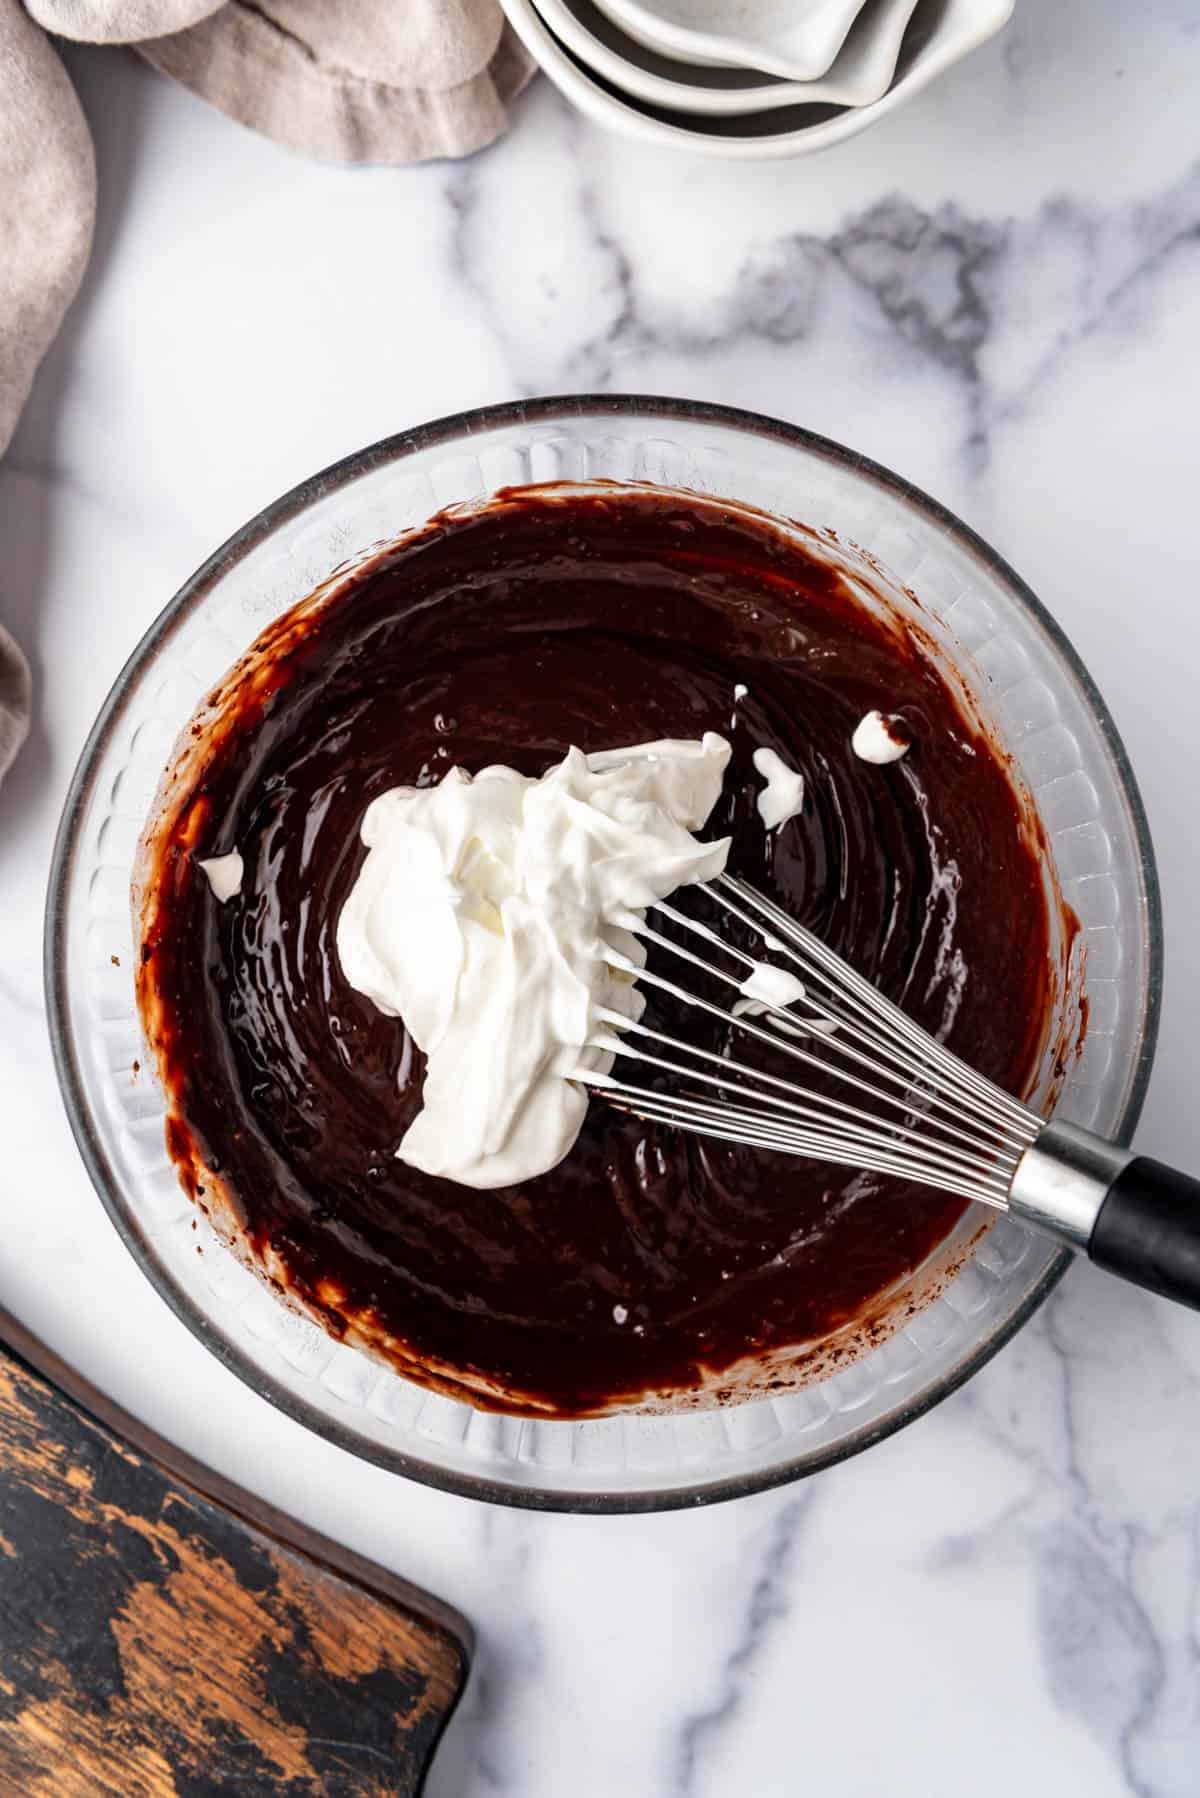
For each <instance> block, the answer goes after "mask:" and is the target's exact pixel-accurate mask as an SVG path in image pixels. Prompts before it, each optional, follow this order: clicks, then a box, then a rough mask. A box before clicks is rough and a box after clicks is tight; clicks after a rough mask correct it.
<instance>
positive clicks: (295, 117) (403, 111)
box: [0, 0, 533, 775]
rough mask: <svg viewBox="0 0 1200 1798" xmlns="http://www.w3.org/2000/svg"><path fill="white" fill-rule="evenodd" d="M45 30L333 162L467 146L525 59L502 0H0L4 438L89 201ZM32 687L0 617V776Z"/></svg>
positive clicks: (500, 104) (75, 104)
mask: <svg viewBox="0 0 1200 1798" xmlns="http://www.w3.org/2000/svg"><path fill="white" fill-rule="evenodd" d="M46 32H52V33H55V34H56V35H58V36H59V37H67V38H75V39H77V40H79V41H82V42H87V43H106V44H116V43H121V44H132V45H134V46H135V47H136V49H137V50H138V51H139V52H140V54H141V55H142V56H144V57H145V58H146V60H147V62H149V63H152V64H153V66H154V67H155V68H157V69H161V70H162V71H163V72H164V73H165V74H167V75H171V76H173V77H174V78H175V80H177V81H180V82H182V83H183V85H184V86H185V87H188V88H190V89H191V90H192V92H193V93H196V94H199V95H200V96H201V97H202V98H204V99H206V100H209V101H211V102H212V104H213V105H214V106H217V107H219V108H220V109H221V111H222V112H225V113H228V115H229V116H230V117H231V118H234V119H237V120H238V121H239V122H240V123H241V124H243V125H249V126H250V127H251V128H252V129H254V130H256V131H261V132H263V133H264V134H265V135H266V136H268V137H272V138H274V139H275V140H276V142H277V143H281V144H285V145H286V146H287V147H288V148H289V149H293V150H300V151H304V152H307V153H308V154H310V155H314V156H319V157H322V158H325V159H327V160H330V161H338V162H389V163H402V162H421V161H425V160H428V159H429V158H431V157H437V156H468V155H470V154H471V152H472V151H474V150H480V149H482V148H483V147H484V146H485V145H486V144H489V143H491V142H492V140H493V139H494V138H496V137H498V136H499V135H500V133H501V132H502V131H503V130H504V128H505V125H506V123H507V108H508V105H509V102H510V101H511V100H512V99H513V98H514V97H515V96H516V95H517V94H518V93H519V92H520V91H521V89H522V88H523V87H524V85H525V83H526V82H527V81H528V79H529V77H530V75H531V74H532V72H533V64H532V62H531V61H530V59H529V57H528V56H527V54H526V52H525V51H524V49H523V48H522V47H521V45H520V43H519V42H518V41H517V39H516V37H515V36H514V34H513V32H512V29H511V27H510V26H509V25H507V24H506V23H505V21H504V18H503V15H502V14H501V12H500V8H499V5H498V4H497V0H260V3H251V0H246V3H245V4H243V3H242V0H26V4H24V5H22V4H21V3H20V0H0V244H2V245H3V254H2V255H0V453H3V451H4V449H5V447H6V446H7V444H8V441H9V438H10V437H11V435H12V432H13V430H14V428H15V426H16V422H17V417H18V414H19V412H20V410H21V407H22V405H23V404H24V402H25V399H26V396H27V395H28V392H29V387H30V384H31V382H32V380H33V376H34V373H35V371H36V369H37V365H38V363H39V362H40V361H41V358H42V356H43V355H44V353H45V351H46V349H47V348H48V346H49V344H50V343H51V342H52V340H53V338H54V335H55V333H56V332H57V330H58V327H59V325H60V324H61V322H62V318H63V314H64V313H65V311H66V309H67V307H68V306H69V305H70V303H71V300H72V299H73V298H74V295H75V292H76V290H77V288H78V286H79V281H80V278H81V276H82V274H83V269H84V265H85V263H86V260H87V254H88V249H89V247H90V244H91V236H92V224H93V220H94V217H95V201H96V193H95V186H96V184H95V170H94V167H93V159H92V145H91V138H90V136H89V134H88V129H87V124H86V121H85V119H84V117H83V113H82V110H81V108H80V105H79V101H78V100H77V99H76V97H75V93H74V90H73V89H72V87H71V84H70V82H69V81H68V79H67V75H66V72H65V70H64V69H63V66H62V64H61V63H60V61H59V59H58V57H57V56H56V54H55V52H54V50H53V48H52V47H51V44H50V41H49V38H48V37H47V36H46V35H45V33H46ZM3 603H4V594H3V591H2V589H0V608H2V607H3ZM28 703H29V671H28V668H27V667H26V664H25V661H24V658H23V657H21V655H20V652H19V650H17V648H16V645H15V644H14V643H13V641H12V638H11V637H10V636H8V634H7V633H6V632H5V631H4V630H3V628H2V627H0V775H2V774H3V773H4V771H5V769H6V767H7V766H8V763H9V762H10V761H11V759H12V756H13V755H14V754H15V753H16V749H17V747H18V745H19V743H20V741H21V738H22V737H23V735H24V732H25V727H26V722H27V718H28Z"/></svg>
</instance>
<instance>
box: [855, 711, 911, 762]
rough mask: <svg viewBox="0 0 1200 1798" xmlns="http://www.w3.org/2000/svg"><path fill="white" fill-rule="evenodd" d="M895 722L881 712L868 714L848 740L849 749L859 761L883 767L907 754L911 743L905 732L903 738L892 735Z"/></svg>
mask: <svg viewBox="0 0 1200 1798" xmlns="http://www.w3.org/2000/svg"><path fill="white" fill-rule="evenodd" d="M895 722H896V721H895V720H894V719H891V718H888V717H886V716H885V715H884V713H883V712H868V713H867V714H866V716H865V718H862V719H860V721H859V723H858V725H857V726H856V727H855V731H854V735H853V737H851V739H850V747H851V749H853V751H854V753H855V755H856V756H857V757H858V759H859V760H860V761H862V762H874V763H875V764H876V765H877V766H878V767H885V766H886V765H887V763H888V762H898V761H899V760H900V758H901V756H905V755H907V754H908V751H909V749H910V747H911V743H910V741H909V738H908V734H907V731H905V733H904V735H903V736H897V735H895V734H893V733H894V728H895Z"/></svg>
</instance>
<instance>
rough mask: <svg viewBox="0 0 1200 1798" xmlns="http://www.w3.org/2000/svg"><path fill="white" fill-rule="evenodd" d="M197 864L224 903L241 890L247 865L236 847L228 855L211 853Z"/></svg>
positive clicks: (217, 896)
mask: <svg viewBox="0 0 1200 1798" xmlns="http://www.w3.org/2000/svg"><path fill="white" fill-rule="evenodd" d="M196 866H197V867H198V868H199V869H200V871H201V873H202V874H203V875H204V878H205V879H206V880H207V882H208V884H209V886H210V887H211V888H212V890H213V893H214V895H215V896H216V898H217V899H219V900H220V902H221V904H222V905H224V903H225V901H226V900H227V899H235V898H236V897H237V895H238V894H239V893H240V892H241V890H242V875H243V874H244V872H245V866H244V864H243V862H242V858H241V856H240V855H239V854H238V852H237V850H236V849H231V850H230V852H229V854H228V855H210V856H208V857H207V858H206V859H205V860H204V861H200V862H197V864H196Z"/></svg>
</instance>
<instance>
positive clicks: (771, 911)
mask: <svg viewBox="0 0 1200 1798" xmlns="http://www.w3.org/2000/svg"><path fill="white" fill-rule="evenodd" d="M699 890H700V891H701V892H703V893H705V894H707V896H708V898H709V899H710V900H711V901H712V902H713V904H714V905H716V906H717V907H718V908H719V909H720V911H721V913H722V914H723V915H724V916H725V917H727V918H736V919H737V920H739V921H740V923H741V924H742V925H743V926H745V927H747V928H748V930H749V931H750V932H751V933H752V936H753V937H754V938H756V939H757V942H758V943H760V944H761V946H762V951H763V956H764V957H765V956H771V957H774V958H776V959H775V960H774V961H772V962H767V961H765V960H764V959H763V957H756V956H755V955H753V954H750V953H748V952H747V951H746V950H743V949H739V948H736V947H735V946H734V945H733V944H732V943H731V942H729V941H728V940H727V938H726V937H725V936H724V935H722V934H721V932H720V931H718V930H716V929H713V928H712V927H711V926H710V925H708V924H705V923H703V922H702V921H701V920H699V919H698V918H695V917H691V916H689V915H688V914H687V913H686V912H684V911H682V910H680V909H679V907H678V906H676V905H674V904H669V903H667V902H666V901H659V903H658V904H657V905H655V906H652V907H651V908H650V910H649V912H648V914H647V916H646V917H645V918H644V919H643V918H642V917H640V916H634V915H630V916H629V917H628V918H626V919H623V920H622V922H623V923H625V924H627V925H628V927H629V928H631V929H633V930H635V931H636V932H637V934H638V935H639V936H640V937H642V938H643V939H645V940H646V941H647V942H648V943H650V944H652V945H654V946H655V947H657V948H658V949H660V950H662V951H665V952H666V953H667V954H669V955H670V956H672V957H674V958H675V959H676V961H677V962H681V963H683V964H684V968H685V970H686V969H689V968H690V969H691V970H692V974H691V977H690V978H689V976H688V975H687V973H686V972H685V974H684V976H683V978H682V979H680V980H675V979H672V978H670V976H669V975H668V974H664V973H663V972H662V971H661V970H660V968H659V967H657V966H655V967H646V968H639V969H636V970H635V969H634V967H633V964H632V963H630V964H628V965H629V971H630V972H636V974H637V978H638V979H639V981H641V982H643V983H645V984H648V985H650V986H652V987H655V988H658V989H660V990H661V991H663V992H665V993H667V994H669V995H670V996H671V997H672V998H673V999H675V1000H677V1001H679V1002H681V1003H682V1005H683V1006H684V1007H685V1008H687V1010H688V1011H699V1012H702V1013H707V1014H708V1015H709V1016H710V1017H713V1018H715V1019H717V1020H718V1022H720V1023H723V1024H724V1025H726V1026H728V1027H729V1030H730V1032H731V1033H732V1032H736V1033H737V1035H738V1037H739V1038H740V1039H742V1040H744V1041H745V1043H746V1045H747V1047H748V1048H750V1049H752V1048H753V1045H754V1044H759V1045H765V1046H766V1047H767V1048H768V1049H769V1050H770V1052H771V1056H770V1060H771V1065H772V1067H773V1068H782V1067H784V1066H787V1068H788V1074H784V1073H783V1072H771V1071H768V1070H767V1069H765V1068H762V1067H757V1066H755V1065H754V1064H753V1062H752V1061H750V1060H746V1059H743V1058H742V1057H741V1056H739V1057H737V1058H736V1059H735V1058H734V1056H733V1055H732V1054H727V1053H719V1052H718V1051H716V1050H713V1049H705V1048H701V1047H699V1046H698V1045H697V1044H695V1043H692V1042H689V1041H688V1040H687V1039H686V1037H681V1036H674V1035H670V1034H668V1033H666V1032H664V1031H663V1030H660V1029H657V1028H654V1027H653V1026H652V1025H649V1024H646V1023H645V1022H642V1021H636V1022H631V1021H630V1020H629V1019H628V1018H627V1017H625V1016H624V1015H620V1014H617V1013H616V1012H611V1013H608V1012H606V1013H603V1014H602V1016H601V1021H602V1023H603V1024H604V1025H605V1026H606V1028H604V1029H603V1030H601V1031H600V1032H599V1033H597V1035H596V1036H595V1037H594V1038H593V1039H592V1043H591V1047H593V1048H596V1049H600V1050H606V1051H608V1052H609V1053H610V1054H611V1055H612V1056H614V1057H615V1058H616V1060H615V1061H614V1063H613V1071H612V1072H608V1073H604V1072H598V1071H596V1070H593V1069H585V1068H581V1069H579V1070H577V1072H576V1074H575V1076H574V1077H575V1078H576V1079H578V1080H580V1081H581V1082H583V1083H584V1084H586V1085H588V1086H590V1087H592V1088H594V1089H596V1090H598V1091H599V1092H601V1093H602V1094H603V1095H604V1097H605V1098H606V1099H608V1100H609V1101H610V1102H611V1103H612V1104H614V1105H617V1106H620V1107H622V1108H623V1109H624V1110H626V1111H630V1112H633V1113H634V1114H635V1115H636V1116H638V1117H641V1118H645V1119H647V1120H651V1121H654V1122H656V1123H661V1124H667V1125H672V1126H674V1127H676V1128H677V1129H680V1130H687V1131H691V1132H693V1133H695V1134H698V1135H701V1136H707V1137H714V1138H717V1139H719V1140H721V1141H723V1142H731V1143H741V1144H745V1145H748V1146H750V1147H753V1148H760V1149H771V1150H776V1151H782V1152H784V1153H788V1154H793V1155H803V1156H808V1157H811V1158H813V1159H817V1160H823V1161H829V1162H835V1163H840V1164H843V1165H845V1166H848V1167H853V1168H856V1169H862V1170H868V1171H872V1172H875V1173H880V1174H894V1175H897V1176H899V1177H900V1178H902V1179H905V1180H909V1181H916V1182H919V1183H921V1184H923V1185H927V1186H935V1187H938V1188H939V1189H940V1190H942V1191H943V1192H952V1193H957V1194H959V1195H960V1196H961V1197H963V1198H966V1199H973V1200H976V1201H977V1202H979V1203H980V1204H984V1205H991V1206H993V1207H995V1208H997V1209H999V1210H1002V1211H1007V1212H1009V1213H1010V1214H1011V1215H1012V1216H1013V1217H1015V1218H1019V1219H1020V1220H1021V1221H1022V1222H1023V1223H1026V1224H1029V1225H1030V1226H1032V1227H1033V1228H1034V1229H1037V1230H1039V1231H1041V1232H1043V1233H1044V1234H1046V1235H1048V1236H1051V1237H1054V1238H1056V1239H1057V1240H1058V1241H1059V1242H1060V1243H1064V1244H1066V1245H1067V1246H1068V1247H1070V1248H1072V1249H1075V1250H1080V1251H1083V1252H1085V1253H1086V1254H1087V1255H1088V1256H1089V1257H1090V1258H1091V1260H1092V1261H1094V1262H1096V1263H1097V1265H1098V1266H1100V1267H1104V1268H1107V1269H1108V1270H1109V1272H1111V1273H1115V1274H1119V1275H1121V1276H1122V1277H1123V1278H1125V1279H1127V1280H1133V1281H1135V1282H1137V1284H1139V1285H1141V1286H1145V1287H1148V1288H1150V1289H1151V1290H1152V1291H1154V1292H1159V1293H1163V1294H1165V1295H1166V1296H1167V1297H1168V1298H1172V1299H1177V1300H1179V1301H1181V1302H1182V1303H1184V1304H1189V1305H1192V1306H1195V1307H1197V1308H1200V1181H1196V1180H1192V1179H1189V1178H1188V1177H1187V1176H1186V1175H1184V1174H1180V1173H1178V1172H1176V1171H1175V1170H1174V1169H1172V1168H1169V1167H1166V1166H1164V1165H1163V1164H1162V1163H1161V1162H1157V1161H1152V1160H1150V1159H1149V1158H1148V1157H1146V1156H1142V1155H1134V1154H1133V1153H1131V1151H1129V1150H1128V1149H1123V1148H1119V1147H1117V1146H1116V1145H1115V1144H1113V1143H1109V1142H1107V1141H1105V1140H1104V1138H1102V1137H1099V1136H1096V1135H1093V1134H1092V1133H1091V1132H1090V1131H1087V1130H1083V1129H1080V1128H1079V1127H1078V1126H1076V1125H1074V1124H1067V1123H1054V1122H1047V1121H1046V1120H1045V1119H1043V1118H1041V1117H1039V1116H1038V1115H1037V1114H1036V1113H1035V1112H1034V1111H1032V1110H1031V1109H1030V1108H1029V1107H1028V1106H1027V1105H1024V1104H1022V1103H1021V1101H1020V1100H1018V1099H1014V1098H1013V1097H1011V1095H1010V1094H1008V1093H1006V1092H1004V1091H1003V1090H1002V1089H1001V1088H1000V1087H998V1086H995V1085H994V1084H993V1083H992V1082H991V1081H990V1080H987V1079H985V1078H984V1077H983V1076H982V1075H981V1074H978V1073H977V1072H976V1071H975V1070H974V1069H973V1068H971V1067H969V1066H968V1065H967V1064H966V1063H965V1062H963V1061H961V1060H960V1059H959V1057H958V1056H956V1055H954V1054H952V1053H951V1052H950V1051H949V1050H948V1049H946V1048H945V1047H944V1046H943V1045H942V1044H940V1043H938V1042H936V1041H935V1040H934V1038H933V1037H931V1036H930V1035H929V1034H928V1033H927V1032H926V1031H925V1030H923V1029H921V1027H920V1026H919V1025H917V1024H915V1023H913V1021H912V1019H911V1018H908V1017H906V1016H905V1014H904V1013H903V1012H902V1011H901V1010H900V1009H899V1008H898V1007H897V1006H895V1005H893V1004H892V1002H891V1001H890V1000H889V999H885V998H884V997H883V995H882V994H881V993H879V992H878V991H877V990H876V989H875V988H874V987H873V986H872V985H871V984H870V982H869V981H867V980H864V979H863V978H862V977H861V976H860V975H859V974H856V973H855V972H854V970H853V969H852V968H850V967H848V966H847V965H846V963H845V962H844V961H843V960H842V958H841V957H840V956H839V955H836V954H834V952H833V951H832V950H831V949H829V948H828V947H827V946H826V945H825V944H824V943H822V942H821V941H820V939H819V938H818V937H816V936H814V935H813V934H812V932H811V931H808V930H806V929H804V928H803V927H802V926H801V925H799V924H796V923H795V922H794V921H793V920H792V919H791V918H789V917H788V915H787V913H786V912H784V911H782V910H781V909H780V907H779V906H778V905H776V904H775V903H774V901H773V900H771V899H769V898H767V897H765V896H764V895H763V894H762V893H760V892H758V891H757V890H756V889H755V888H754V887H752V886H749V885H748V884H747V883H746V882H745V881H742V880H738V879H735V878H734V877H732V876H731V875H728V874H722V875H719V876H718V877H717V878H716V879H715V880H713V881H711V882H708V883H706V884H704V885H703V886H701V887H700V889H699ZM662 920H669V921H670V923H671V924H672V925H673V926H674V927H675V931H676V932H677V933H678V934H676V935H668V934H665V933H664V932H663V931H662V930H661V929H659V928H657V924H658V922H660V921H662ZM781 963H782V964H785V968H784V973H785V984H784V986H783V987H782V988H781V987H780V984H779V978H780V964H781ZM697 972H698V973H699V974H700V975H701V976H703V978H704V980H705V981H706V982H707V983H708V984H709V985H710V986H711V985H712V983H716V989H717V990H718V991H720V990H721V989H722V988H724V989H725V990H726V991H728V990H729V989H732V994H731V997H730V1001H729V1003H728V1004H722V1003H719V1002H718V1001H717V1000H715V999H709V998H705V997H703V996H702V995H701V994H699V993H696V992H695V991H693V990H692V988H693V986H694V985H695V984H696V979H695V975H696V973H697ZM788 974H790V981H788V980H787V978H786V977H787V975H788ZM684 980H686V981H687V984H684ZM773 992H774V993H776V994H778V995H779V996H780V997H782V996H783V995H784V994H786V995H787V996H788V1002H787V1003H780V1002H776V999H774V998H772V996H771V995H772V993H773ZM748 996H749V998H748ZM780 1057H783V1058H786V1059H785V1061H781V1060H780ZM629 1062H632V1063H637V1064H641V1066H642V1067H643V1069H645V1070H654V1072H653V1073H647V1075H646V1076H645V1077H644V1079H643V1081H642V1082H639V1079H638V1077H637V1072H636V1069H635V1070H634V1073H633V1077H632V1078H626V1077H624V1075H625V1067H624V1064H625V1063H629ZM664 1074H665V1075H667V1076H669V1077H670V1078H669V1079H668V1081H667V1082H666V1083H665V1084H664V1083H663V1081H662V1079H661V1076H663V1075H664ZM789 1075H792V1076H794V1077H789ZM814 1076H816V1077H817V1078H818V1079H819V1082H820V1084H819V1085H814V1084H813V1083H812V1082H813V1078H814ZM649 1080H653V1081H654V1082H655V1083H654V1084H649V1083H647V1082H648V1081H649Z"/></svg>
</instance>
